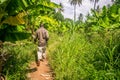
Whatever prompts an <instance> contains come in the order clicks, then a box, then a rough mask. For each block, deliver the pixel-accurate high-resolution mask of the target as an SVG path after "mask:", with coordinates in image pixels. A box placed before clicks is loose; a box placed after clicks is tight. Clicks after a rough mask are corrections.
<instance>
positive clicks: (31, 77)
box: [27, 59, 53, 80]
mask: <svg viewBox="0 0 120 80" xmlns="http://www.w3.org/2000/svg"><path fill="white" fill-rule="evenodd" d="M27 77H28V80H53V77H52V71H51V69H50V67H49V64H48V61H47V60H46V59H45V60H43V61H40V65H39V66H37V65H36V63H35V62H32V63H31V64H30V69H29V73H28V75H27Z"/></svg>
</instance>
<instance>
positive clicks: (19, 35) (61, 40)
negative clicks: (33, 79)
mask: <svg viewBox="0 0 120 80" xmlns="http://www.w3.org/2000/svg"><path fill="white" fill-rule="evenodd" d="M70 1H71V0H70ZM74 1H75V0H74ZM80 1H81V0H80ZM119 2H120V1H119V0H115V2H114V4H113V5H111V6H109V7H106V6H104V7H103V8H102V9H100V10H91V15H89V14H88V16H86V20H85V21H82V20H83V16H82V14H80V16H79V20H77V21H73V20H71V19H69V18H66V19H65V18H64V16H63V15H62V13H61V10H62V11H63V9H62V6H61V4H60V5H58V4H55V3H53V2H51V1H50V0H1V1H0V40H1V41H3V42H4V43H3V47H2V48H1V47H0V50H1V51H0V54H1V53H2V52H5V54H6V53H7V54H10V55H11V56H10V57H9V58H8V60H7V62H6V64H5V66H4V69H3V71H2V73H3V74H5V75H6V78H7V80H25V79H26V78H27V77H26V75H27V70H28V68H29V64H30V62H31V61H33V60H34V61H35V54H36V51H37V50H36V47H37V46H36V45H35V44H34V43H33V42H32V41H33V39H32V37H31V35H33V34H34V32H35V30H36V29H38V27H39V23H40V22H43V23H44V24H45V27H46V28H47V29H48V30H49V34H50V40H49V42H48V43H49V44H48V47H47V53H48V59H49V62H50V66H51V68H52V70H53V72H54V74H53V76H54V78H55V80H119V79H120V3H119ZM80 3H81V2H80ZM11 4H14V5H11ZM56 9H57V10H56ZM8 41H9V42H8ZM0 46H1V45H0ZM0 67H1V65H0Z"/></svg>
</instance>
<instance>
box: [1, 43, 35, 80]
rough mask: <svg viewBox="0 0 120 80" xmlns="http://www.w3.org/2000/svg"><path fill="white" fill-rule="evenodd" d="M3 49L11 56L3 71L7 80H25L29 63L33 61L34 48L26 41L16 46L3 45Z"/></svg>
mask: <svg viewBox="0 0 120 80" xmlns="http://www.w3.org/2000/svg"><path fill="white" fill-rule="evenodd" d="M4 49H7V51H8V52H9V54H10V55H11V57H10V58H9V59H8V60H7V62H6V64H5V66H4V70H3V72H4V74H6V78H7V80H25V79H26V73H27V68H28V67H29V66H28V65H29V62H30V61H31V60H35V56H34V55H35V54H34V53H35V51H36V50H35V49H36V46H35V45H34V44H33V43H29V42H27V41H20V42H17V43H16V44H11V43H5V44H4Z"/></svg>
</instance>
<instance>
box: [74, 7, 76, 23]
mask: <svg viewBox="0 0 120 80" xmlns="http://www.w3.org/2000/svg"><path fill="white" fill-rule="evenodd" d="M75 21H76V5H74V22H75Z"/></svg>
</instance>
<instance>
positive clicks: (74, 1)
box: [69, 0, 82, 21]
mask: <svg viewBox="0 0 120 80" xmlns="http://www.w3.org/2000/svg"><path fill="white" fill-rule="evenodd" d="M69 1H70V4H71V5H73V6H74V21H76V5H77V4H78V5H79V6H80V5H81V4H82V0H69Z"/></svg>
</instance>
